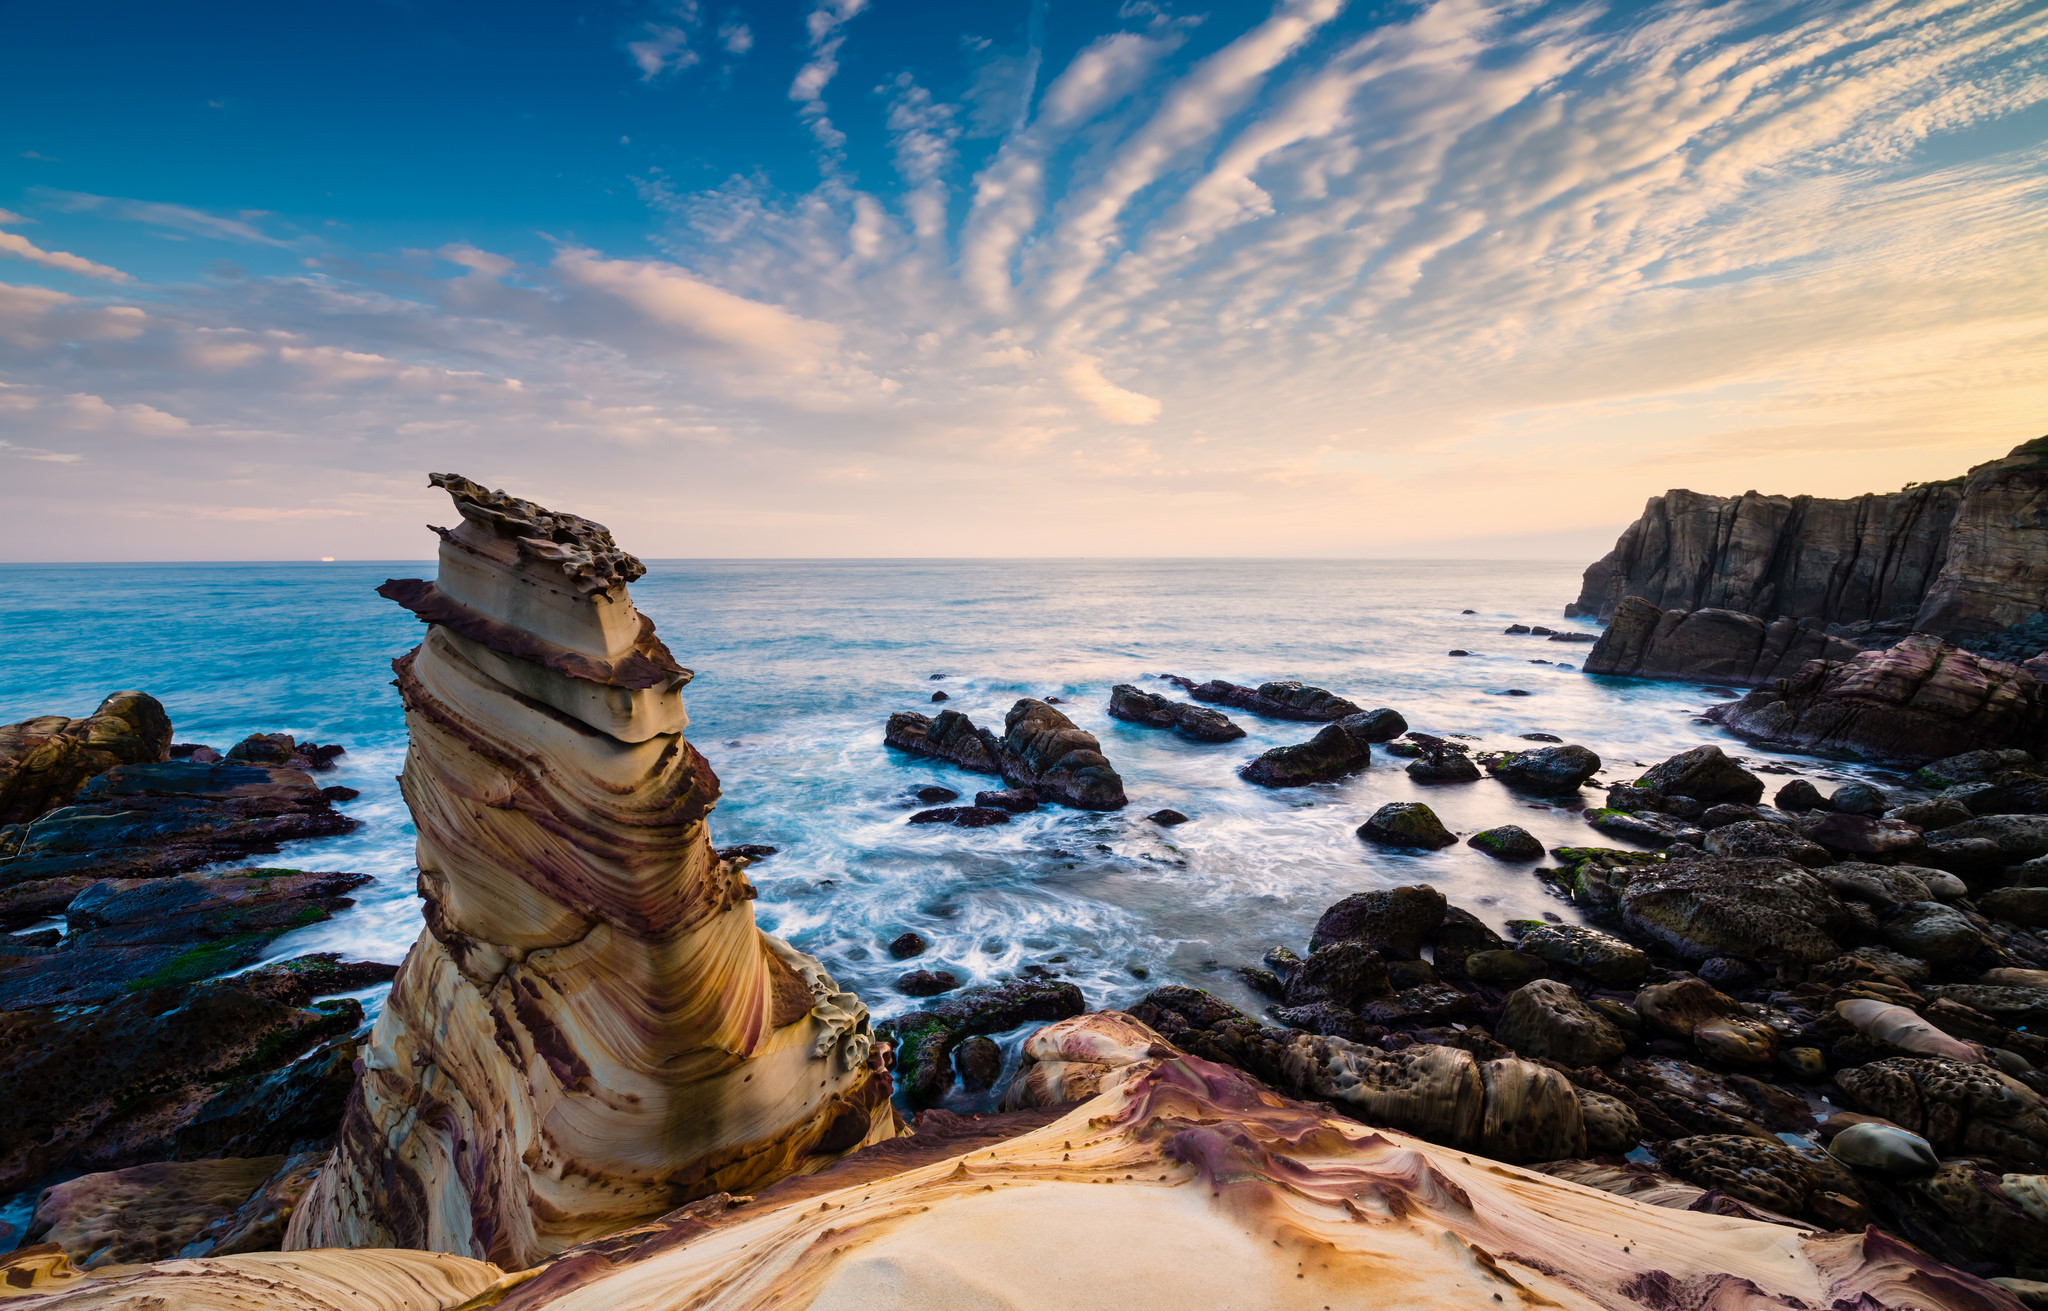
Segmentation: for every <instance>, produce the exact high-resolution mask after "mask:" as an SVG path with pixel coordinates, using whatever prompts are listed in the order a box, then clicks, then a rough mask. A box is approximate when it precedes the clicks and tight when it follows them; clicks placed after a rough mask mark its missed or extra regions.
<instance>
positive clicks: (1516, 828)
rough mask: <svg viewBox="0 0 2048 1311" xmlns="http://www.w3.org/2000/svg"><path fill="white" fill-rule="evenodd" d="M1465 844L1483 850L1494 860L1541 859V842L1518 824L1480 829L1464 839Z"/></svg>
mask: <svg viewBox="0 0 2048 1311" xmlns="http://www.w3.org/2000/svg"><path fill="white" fill-rule="evenodd" d="M1465 845H1466V846H1468V847H1472V848H1475V849H1477V850H1479V851H1483V852H1485V853H1486V854H1487V855H1489V856H1491V857H1493V858H1494V859H1495V860H1541V859H1543V844H1542V843H1541V842H1538V841H1537V840H1536V836H1535V835H1534V834H1532V833H1531V832H1529V830H1528V829H1525V828H1523V827H1521V826H1520V825H1518V824H1502V825H1500V826H1498V827H1496V828H1489V829H1481V830H1480V831H1479V832H1477V833H1474V834H1473V835H1472V836H1471V837H1469V838H1466V839H1465Z"/></svg>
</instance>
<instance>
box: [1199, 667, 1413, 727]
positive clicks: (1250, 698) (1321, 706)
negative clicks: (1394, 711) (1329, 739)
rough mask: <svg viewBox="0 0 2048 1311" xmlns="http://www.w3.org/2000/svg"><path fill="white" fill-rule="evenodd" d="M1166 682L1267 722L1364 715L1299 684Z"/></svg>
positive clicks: (1346, 703)
mask: <svg viewBox="0 0 2048 1311" xmlns="http://www.w3.org/2000/svg"><path fill="white" fill-rule="evenodd" d="M1167 681H1168V682H1171V683H1174V684H1177V685H1178V686H1179V687H1180V688H1181V689H1182V690H1184V691H1185V692H1187V694H1188V695H1189V696H1191V697H1193V698H1194V699H1195V700H1197V701H1207V702H1210V703H1212V704H1220V705H1227V706H1235V707H1237V708H1238V709H1240V710H1249V711H1251V712H1252V713H1253V714H1255V715H1263V716H1265V717H1266V718H1268V719H1294V720H1305V721H1307V722H1310V723H1329V722H1334V721H1336V720H1339V719H1344V718H1347V717H1349V716H1351V715H1356V714H1360V713H1363V708H1362V707H1360V706H1358V705H1356V704H1354V703H1353V702H1350V701H1346V700H1345V699H1344V698H1343V697H1341V696H1337V695H1336V694H1335V693H1332V692H1328V691H1325V690H1324V689H1322V688H1320V687H1308V686H1305V685H1304V684H1301V683H1298V682H1291V681H1290V682H1272V683H1261V684H1259V685H1258V686H1257V687H1256V688H1252V687H1243V686H1240V685H1239V684H1236V683H1226V682H1224V681H1223V680H1222V679H1211V680H1210V681H1209V682H1206V683H1196V682H1194V681H1193V680H1191V679H1185V678H1174V677H1171V676H1169V677H1168V678H1167ZM1395 736H1398V734H1396V735H1395Z"/></svg>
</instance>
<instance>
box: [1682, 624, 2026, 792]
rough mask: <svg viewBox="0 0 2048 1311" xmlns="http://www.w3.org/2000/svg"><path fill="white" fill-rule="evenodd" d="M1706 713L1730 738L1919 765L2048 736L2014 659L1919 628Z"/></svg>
mask: <svg viewBox="0 0 2048 1311" xmlns="http://www.w3.org/2000/svg"><path fill="white" fill-rule="evenodd" d="M1713 717H1714V718H1716V719H1718V720H1719V721H1720V722H1721V724H1722V725H1723V726H1725V727H1726V728H1727V729H1728V730H1729V731H1730V732H1732V733H1734V734H1735V735H1736V736H1738V737H1742V738H1746V739H1748V740H1749V741H1752V742H1769V743H1774V744H1782V745H1786V746H1792V747H1795V748H1798V749H1801V750H1815V749H1820V750H1834V751H1846V752H1851V753H1853V754H1855V755H1859V756H1864V757H1868V758H1872V759H1878V760H1904V761H1909V762H1914V763H1918V762H1921V761H1926V760H1932V759H1934V758H1936V757H1941V756H1953V755H1957V754H1960V753H1962V752H1967V751H1976V750H1981V749H1988V748H2012V747H2021V748H2031V747H2036V746H2039V745H2040V744H2041V742H2042V740H2043V738H2044V736H2048V697H2044V696H2043V688H2042V685H2041V684H2039V683H2037V682H2035V681H2034V679H2033V677H2032V676H2031V675H2029V674H2026V673H2024V672H2022V671H2021V670H2020V669H2018V668H2016V667H2015V666H2012V665H2008V664H2001V663H2000V662H1998V661H1995V660H1987V659H1984V658H1983V657H1980V656H1974V655H1971V654H1970V653H1969V652H1968V651H1964V650H1962V649H1960V648H1958V647H1955V646H1952V645H1950V644H1949V643H1947V642H1943V641H1941V640H1940V639H1938V638H1934V637H1930V636H1927V635H1926V634H1924V633H1915V634H1914V635H1913V636H1911V637H1909V638H1907V639H1906V640H1905V641H1903V642H1900V643H1899V644H1898V645H1897V646H1894V647H1892V648H1891V649H1890V650H1888V651H1865V652H1863V653H1861V654H1859V655H1857V656H1856V657H1855V658H1854V659H1852V660H1846V661H1842V662H1840V663H1834V662H1830V661H1824V660H1816V661H1812V662H1810V663H1808V664H1807V665H1805V666H1803V667H1802V668H1801V669H1800V671H1799V673H1798V675H1797V676H1795V677H1792V678H1786V679H1778V680H1774V681H1773V682H1772V683H1771V685H1770V686H1768V687H1762V688H1758V689H1757V690H1756V691H1754V692H1751V693H1750V694H1749V695H1747V696H1745V697H1743V698H1742V699H1741V700H1740V701H1738V702H1735V703H1733V704H1731V705H1728V706H1725V707H1716V708H1715V710H1714V712H1713Z"/></svg>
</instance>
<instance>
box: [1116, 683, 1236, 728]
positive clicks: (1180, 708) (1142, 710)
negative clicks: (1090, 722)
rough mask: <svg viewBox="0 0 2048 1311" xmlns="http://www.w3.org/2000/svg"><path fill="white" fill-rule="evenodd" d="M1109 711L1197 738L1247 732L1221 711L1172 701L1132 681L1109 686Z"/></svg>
mask: <svg viewBox="0 0 2048 1311" xmlns="http://www.w3.org/2000/svg"><path fill="white" fill-rule="evenodd" d="M1109 713H1110V715H1111V717H1112V718H1115V719H1121V720H1124V721H1125V722H1127V723H1132V724H1143V725H1144V726H1145V727H1147V728H1171V729H1174V730H1176V731H1177V732H1179V733H1180V735H1181V736H1182V737H1185V738H1189V739H1191V740H1193V741H1196V742H1228V741H1231V740H1232V739H1234V738H1240V737H1243V736H1244V730H1243V729H1241V728H1239V727H1238V726H1237V725H1236V724H1233V723H1231V722H1230V718H1229V717H1228V716H1227V715H1224V714H1223V713H1221V712H1220V711H1215V710H1209V709H1206V708H1204V707H1202V706H1192V705H1189V704H1187V703H1186V702H1184V701H1173V700H1170V699H1168V698H1166V697H1163V696H1160V695H1159V694H1158V693H1156V692H1146V691H1144V690H1142V689H1140V688H1138V687H1135V686H1133V685H1132V684H1130V683H1118V684H1117V685H1116V686H1115V687H1113V688H1111V689H1110V693H1109Z"/></svg>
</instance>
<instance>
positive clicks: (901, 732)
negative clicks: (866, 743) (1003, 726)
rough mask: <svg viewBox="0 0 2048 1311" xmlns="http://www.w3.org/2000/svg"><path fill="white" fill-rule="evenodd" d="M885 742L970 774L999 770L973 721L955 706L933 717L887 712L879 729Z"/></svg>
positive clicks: (909, 712)
mask: <svg viewBox="0 0 2048 1311" xmlns="http://www.w3.org/2000/svg"><path fill="white" fill-rule="evenodd" d="M882 742H883V744H884V745H886V746H890V747H893V748H895V749H896V750H898V751H902V752H906V753H907V754H910V755H913V756H925V757H928V758H930V759H932V760H943V761H945V762H946V763H947V764H949V765H958V766H959V767H960V768H962V769H964V770H967V771H968V772H970V773H974V774H1000V773H1001V772H1002V770H1000V769H999V768H997V766H996V760H995V757H994V756H993V755H991V754H990V752H989V748H988V744H987V743H985V742H984V741H983V740H982V736H981V730H980V729H977V728H976V727H975V726H974V721H973V720H971V719H969V718H968V717H967V716H965V715H963V714H961V713H960V712H959V711H957V710H941V711H940V712H939V713H938V715H937V716H936V717H933V716H929V715H921V714H919V713H918V712H917V711H915V710H903V711H898V712H897V713H896V714H893V715H891V716H889V724H888V727H887V728H886V729H884V730H883V733H882Z"/></svg>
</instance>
